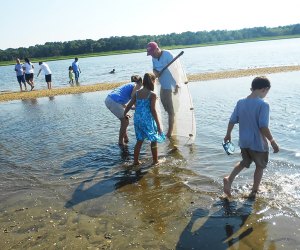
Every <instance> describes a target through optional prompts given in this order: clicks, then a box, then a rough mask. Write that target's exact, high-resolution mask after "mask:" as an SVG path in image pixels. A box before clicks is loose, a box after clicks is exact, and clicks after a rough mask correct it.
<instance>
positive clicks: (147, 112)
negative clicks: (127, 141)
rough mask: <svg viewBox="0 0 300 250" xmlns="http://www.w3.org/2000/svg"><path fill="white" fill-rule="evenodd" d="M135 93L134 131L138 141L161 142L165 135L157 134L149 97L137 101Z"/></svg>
mask: <svg viewBox="0 0 300 250" xmlns="http://www.w3.org/2000/svg"><path fill="white" fill-rule="evenodd" d="M137 94H138V92H137V93H136V103H135V113H134V130H135V136H136V139H137V140H138V141H143V140H145V139H147V140H149V141H151V142H155V141H156V142H163V141H164V140H165V139H166V137H165V135H164V134H163V133H162V134H159V133H158V131H157V124H156V122H155V120H154V118H153V115H152V113H151V101H150V95H151V93H150V94H149V95H148V96H147V98H146V99H138V96H137Z"/></svg>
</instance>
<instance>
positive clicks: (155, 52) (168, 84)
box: [147, 42, 178, 138]
mask: <svg viewBox="0 0 300 250" xmlns="http://www.w3.org/2000/svg"><path fill="white" fill-rule="evenodd" d="M149 55H150V56H152V64H153V72H154V74H155V75H156V77H158V80H159V82H160V85H161V89H160V99H161V102H162V105H163V107H164V109H165V111H166V112H167V113H168V117H169V118H168V125H169V128H168V132H167V134H166V135H167V137H169V138H170V137H171V135H172V132H173V126H174V117H175V113H174V108H173V101H172V91H173V90H175V92H176V91H177V89H178V85H177V83H176V80H175V79H174V77H173V76H172V74H171V72H170V71H169V70H168V68H167V69H166V70H164V71H163V72H161V74H160V71H161V70H162V69H163V68H164V67H165V66H166V65H168V63H170V62H171V61H172V60H173V58H174V56H173V54H172V53H171V52H170V51H168V50H161V49H160V48H159V47H158V45H157V43H156V42H150V43H148V45H147V56H149Z"/></svg>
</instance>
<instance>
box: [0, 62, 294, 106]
mask: <svg viewBox="0 0 300 250" xmlns="http://www.w3.org/2000/svg"><path fill="white" fill-rule="evenodd" d="M290 71H300V65H294V66H279V67H265V68H249V69H239V70H232V71H220V72H211V73H200V74H193V75H188V79H189V81H190V82H196V81H197V82H198V81H209V80H216V79H226V78H238V77H245V76H254V75H268V74H273V73H280V72H290ZM124 83H125V82H116V83H96V84H93V85H85V86H70V87H66V88H55V87H54V88H53V89H51V90H44V89H43V90H34V91H28V92H27V91H26V92H25V91H24V92H3V93H1V94H0V102H4V101H11V100H25V99H32V98H39V97H47V96H57V95H69V94H78V93H85V92H95V91H102V90H109V89H113V88H116V87H118V86H120V85H122V84H124Z"/></svg>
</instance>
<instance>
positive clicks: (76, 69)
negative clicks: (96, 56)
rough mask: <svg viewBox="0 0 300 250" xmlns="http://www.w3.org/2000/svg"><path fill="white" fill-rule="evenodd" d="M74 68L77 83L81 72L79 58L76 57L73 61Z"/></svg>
mask: <svg viewBox="0 0 300 250" xmlns="http://www.w3.org/2000/svg"><path fill="white" fill-rule="evenodd" d="M72 68H73V72H74V75H75V81H76V84H77V85H78V84H79V73H81V70H80V67H79V63H78V58H77V57H75V60H74V62H73V63H72Z"/></svg>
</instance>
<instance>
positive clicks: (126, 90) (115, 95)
mask: <svg viewBox="0 0 300 250" xmlns="http://www.w3.org/2000/svg"><path fill="white" fill-rule="evenodd" d="M134 86H135V83H134V82H130V83H126V84H124V85H122V86H120V87H118V88H116V89H114V90H113V91H112V92H111V93H109V94H108V96H109V97H110V98H111V99H113V100H114V101H115V102H117V103H120V104H126V103H128V102H129V101H130V99H131V93H132V91H133V88H134Z"/></svg>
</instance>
